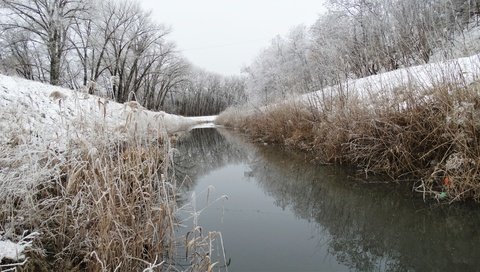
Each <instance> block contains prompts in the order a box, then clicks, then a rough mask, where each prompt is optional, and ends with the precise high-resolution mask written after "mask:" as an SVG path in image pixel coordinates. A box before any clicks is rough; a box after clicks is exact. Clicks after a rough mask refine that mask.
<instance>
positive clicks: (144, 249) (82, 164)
mask: <svg viewBox="0 0 480 272" xmlns="http://www.w3.org/2000/svg"><path fill="white" fill-rule="evenodd" d="M72 150H75V152H74V153H72V154H68V155H67V158H68V161H67V162H66V163H65V164H64V165H62V167H61V171H60V173H59V175H58V176H56V177H52V178H51V180H50V181H48V182H41V183H39V184H38V185H37V186H35V188H31V190H30V191H29V192H28V194H27V195H26V196H25V200H24V201H21V200H19V201H18V203H16V205H18V206H16V207H10V210H3V211H2V213H1V214H0V218H1V219H2V221H4V222H3V223H4V224H5V223H8V224H10V227H11V228H13V229H14V230H16V231H23V230H25V229H26V230H32V231H33V230H35V231H39V232H41V239H40V241H38V242H39V243H40V245H38V248H43V249H45V251H44V252H40V251H39V252H36V253H31V257H32V260H31V261H30V262H27V264H26V266H24V267H23V268H22V270H25V271H39V270H40V271H41V270H45V271H52V270H57V269H60V270H63V271H66V270H68V271H84V270H87V271H110V270H117V271H131V269H132V268H137V269H139V268H145V267H147V264H151V265H156V264H158V263H160V261H161V260H164V259H165V258H164V256H167V257H168V256H169V254H171V252H173V251H174V248H172V245H173V242H172V241H171V240H172V239H173V228H174V218H173V216H172V213H173V211H172V210H171V209H172V208H174V207H175V203H174V201H175V195H174V194H173V192H172V189H171V187H170V186H169V185H168V184H167V183H166V182H165V180H162V173H163V170H164V168H165V165H164V155H165V153H164V152H165V151H164V148H163V147H162V146H159V145H149V146H146V145H145V144H139V143H124V144H116V145H114V146H96V147H93V148H90V149H86V148H78V146H77V148H74V149H72ZM51 163H56V162H55V161H52V162H51ZM58 163H60V162H58ZM12 218H22V219H23V220H11V219H12ZM6 221H10V222H6ZM12 224H16V226H12ZM157 261H158V263H156V262H157Z"/></svg>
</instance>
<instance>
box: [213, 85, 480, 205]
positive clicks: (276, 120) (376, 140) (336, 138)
mask: <svg viewBox="0 0 480 272" xmlns="http://www.w3.org/2000/svg"><path fill="white" fill-rule="evenodd" d="M477 86H478V83H475V84H470V85H468V86H465V85H461V84H441V85H438V86H435V87H433V88H428V89H425V90H422V91H421V92H420V91H418V90H417V91H418V93H417V94H415V95H411V96H408V95H407V96H405V93H407V94H408V93H409V89H408V88H405V90H402V91H403V92H397V93H394V94H393V97H391V98H390V99H388V102H387V103H386V102H385V101H382V102H378V101H377V102H375V101H374V102H372V103H368V104H367V103H363V102H361V101H360V100H359V99H358V98H356V97H353V96H350V97H347V98H345V96H333V97H331V98H329V101H325V100H323V101H322V103H321V104H322V106H318V104H317V105H315V106H313V105H311V104H307V103H303V104H300V103H297V104H292V103H285V104H278V105H275V106H269V107H266V108H264V109H263V110H257V111H255V113H253V114H252V112H250V113H248V114H241V113H240V112H235V111H234V110H233V109H231V110H229V111H227V112H225V113H223V114H222V115H221V116H220V117H219V118H218V119H217V123H219V124H224V125H226V126H234V127H237V128H240V129H241V130H243V131H245V132H247V133H248V134H249V135H251V136H252V138H253V139H254V140H257V141H261V142H273V143H278V144H282V145H286V146H290V147H294V148H299V149H302V150H306V151H309V152H313V153H315V155H316V156H317V158H318V159H319V160H320V161H322V162H323V163H343V164H348V165H353V166H356V167H358V168H359V169H361V170H362V171H361V172H362V173H364V174H369V173H370V174H381V175H385V176H388V177H389V178H390V179H391V180H394V181H410V182H413V183H414V186H415V187H414V188H415V190H416V191H418V192H421V193H422V194H423V196H424V197H427V196H429V197H432V198H436V199H442V200H448V201H451V202H453V201H460V200H468V199H473V200H475V201H477V202H479V201H480V176H479V174H480V171H479V165H480V161H479V158H480V139H479V137H478V131H480V121H479V120H480V90H479V88H478V87H477ZM397 91H398V90H397ZM326 102H328V103H326ZM325 105H329V106H328V107H325Z"/></svg>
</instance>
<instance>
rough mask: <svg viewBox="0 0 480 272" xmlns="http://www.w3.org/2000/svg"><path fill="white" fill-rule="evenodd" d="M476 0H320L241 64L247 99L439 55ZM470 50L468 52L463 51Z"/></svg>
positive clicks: (479, 8)
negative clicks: (305, 21)
mask: <svg viewBox="0 0 480 272" xmlns="http://www.w3.org/2000/svg"><path fill="white" fill-rule="evenodd" d="M479 14H480V0H422V1H418V0H328V12H326V13H325V14H322V15H320V16H319V18H318V20H317V21H316V22H315V23H314V24H313V25H311V26H309V27H306V26H297V27H295V28H293V29H292V30H291V31H290V32H289V33H288V34H287V35H286V36H284V37H282V36H277V37H275V38H274V39H273V40H272V41H271V44H270V46H269V47H268V48H266V49H265V50H263V51H262V52H260V54H259V55H258V56H257V57H256V59H255V60H254V61H253V62H252V63H251V64H250V65H249V66H248V67H246V68H245V72H246V74H247V81H246V86H247V92H248V96H249V97H250V98H252V99H254V100H255V101H260V102H268V101H271V100H275V99H285V98H286V97H288V96H289V95H291V94H297V93H304V92H310V91H316V90H318V89H321V88H322V87H324V86H328V85H336V84H340V83H341V82H343V81H345V80H346V79H351V78H360V77H365V76H369V75H374V74H378V73H381V72H386V71H391V70H395V69H398V68H401V67H408V66H412V65H417V64H424V63H428V62H431V61H434V60H438V59H441V58H451V57H459V56H458V55H455V54H454V52H453V51H454V50H453V45H454V44H455V42H456V40H455V39H458V37H459V36H460V37H461V36H462V33H464V32H465V31H466V30H468V29H469V28H472V27H477V26H478V18H479V17H478V15H479ZM470 53H472V52H470Z"/></svg>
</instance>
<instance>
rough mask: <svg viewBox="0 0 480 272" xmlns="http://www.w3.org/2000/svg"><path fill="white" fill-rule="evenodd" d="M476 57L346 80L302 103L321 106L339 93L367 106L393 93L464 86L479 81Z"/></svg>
mask: <svg viewBox="0 0 480 272" xmlns="http://www.w3.org/2000/svg"><path fill="white" fill-rule="evenodd" d="M479 75H480V54H477V55H473V56H470V57H465V58H459V59H454V60H448V61H444V62H438V63H430V64H426V65H419V66H413V67H408V68H402V69H398V70H394V71H390V72H386V73H382V74H379V75H372V76H369V77H365V78H360V79H351V80H347V81H345V82H344V83H342V84H340V85H336V86H332V87H326V88H324V89H322V90H319V91H316V92H313V93H308V94H305V95H302V96H301V100H302V101H307V102H310V103H312V104H314V105H317V104H321V103H322V101H321V100H322V97H324V95H327V97H328V95H331V94H338V93H342V94H344V95H346V96H356V97H358V98H360V100H361V101H365V102H369V101H375V100H378V99H379V98H380V97H381V98H383V99H389V98H391V97H392V94H394V93H395V92H401V91H403V89H404V88H406V89H408V91H409V92H415V90H425V89H429V88H431V87H433V86H435V85H441V84H444V83H446V82H452V83H459V82H461V83H463V84H465V85H468V84H470V83H472V82H473V81H475V80H478V79H479Z"/></svg>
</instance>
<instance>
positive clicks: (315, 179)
mask: <svg viewBox="0 0 480 272" xmlns="http://www.w3.org/2000/svg"><path fill="white" fill-rule="evenodd" d="M178 149H179V150H180V153H181V154H187V158H186V159H185V160H184V161H185V162H188V163H190V165H191V166H194V167H184V168H183V174H185V175H190V176H191V177H193V178H192V179H193V180H194V181H195V182H197V181H198V183H205V182H208V181H209V179H210V180H211V181H212V182H215V179H219V178H222V177H223V178H224V179H225V178H226V179H228V180H232V179H234V176H235V175H236V176H241V177H238V180H236V181H235V182H233V181H232V182H230V183H229V182H225V181H223V180H222V181H219V182H218V184H219V186H222V185H225V187H221V190H226V191H228V190H229V189H228V188H234V189H233V190H234V191H233V192H232V193H234V194H235V193H236V194H238V193H239V192H238V191H241V190H243V191H244V192H242V195H240V197H239V198H242V196H250V197H244V198H245V199H246V200H243V202H242V200H232V201H233V203H230V204H232V205H230V206H227V208H228V209H232V210H235V211H236V213H233V212H234V211H231V213H232V216H230V217H229V216H228V215H227V216H225V218H224V220H229V221H234V222H231V224H228V223H226V226H223V225H222V226H221V227H223V228H226V229H225V230H224V231H225V232H226V233H225V239H228V237H229V235H233V236H235V235H237V236H238V235H239V233H240V232H241V231H243V230H242V229H241V228H244V227H242V226H244V223H245V221H248V222H249V224H250V225H254V224H257V223H258V224H269V222H264V221H262V218H270V219H269V220H270V221H272V218H273V217H268V216H267V215H265V214H264V215H262V216H258V215H256V214H255V213H247V212H245V211H246V210H248V209H258V211H268V212H271V213H276V211H275V210H274V209H273V208H271V207H265V206H264V205H269V203H268V201H261V200H258V198H261V195H262V194H263V195H266V196H268V197H270V198H272V199H273V201H274V206H276V207H279V208H281V210H284V211H286V212H287V213H288V212H291V214H292V216H293V217H295V218H296V219H295V220H296V221H299V222H307V223H308V224H310V225H312V226H313V233H312V234H310V235H311V237H312V238H313V239H316V241H315V243H316V244H317V247H321V248H322V250H323V249H325V251H326V252H328V254H330V255H331V256H333V258H334V259H335V260H336V262H337V263H339V264H342V265H344V266H329V267H330V268H331V269H338V270H358V271H476V270H478V267H480V246H478V243H479V242H480V233H479V231H478V225H479V223H480V214H479V212H478V209H477V210H476V209H472V208H465V207H428V206H427V205H424V204H423V203H419V202H418V201H415V200H413V199H412V198H411V196H410V195H408V194H407V195H405V194H404V193H403V191H402V190H396V191H392V190H391V188H392V187H391V186H385V185H365V184H362V185H359V184H358V183H356V182H352V181H351V180H349V178H348V177H347V174H346V173H345V171H343V170H341V169H338V168H335V167H319V166H314V165H311V164H309V163H307V162H306V158H305V155H304V154H298V153H294V152H288V151H282V150H280V149H278V148H275V147H270V146H267V147H265V146H254V145H251V144H247V143H245V142H244V141H243V140H242V138H241V137H238V136H237V135H235V134H232V133H230V132H228V131H221V133H219V132H217V131H216V130H213V129H210V130H199V131H194V132H193V134H192V135H191V137H189V138H188V139H185V141H183V142H182V143H181V144H179V146H178ZM214 170H215V171H214ZM227 175H228V177H227ZM242 181H247V182H242ZM245 188H247V189H245ZM253 190H257V192H255V191H253ZM258 191H260V193H261V194H259V192H258ZM224 193H227V194H228V193H229V192H224ZM242 209H243V210H242ZM238 211H243V213H240V212H238ZM277 215H278V214H277ZM277 215H275V216H277ZM278 216H280V215H278ZM282 216H283V215H282ZM212 218H213V217H212ZM212 218H209V217H208V216H207V219H208V220H210V221H214V219H212ZM235 220H239V221H238V222H235ZM240 220H243V221H241V222H240ZM265 221H268V220H265ZM207 225H208V227H210V228H213V229H215V223H214V224H212V225H209V224H207ZM239 226H240V227H239ZM289 226H290V227H291V228H298V229H291V230H290V232H291V233H290V234H288V233H285V232H282V235H278V236H275V237H277V239H290V238H289V237H288V236H289V235H291V236H292V237H296V236H298V237H300V236H301V235H299V233H301V232H305V231H306V229H305V227H304V225H302V224H293V223H292V224H290V225H289ZM250 227H251V228H250V229H251V230H252V231H251V233H250V235H252V236H255V235H257V236H258V237H257V238H256V239H252V240H248V241H249V242H248V243H249V244H246V243H245V239H247V238H245V237H241V238H240V239H237V238H233V239H230V241H231V244H230V245H228V244H227V245H226V247H227V249H228V248H229V247H230V248H231V250H230V253H232V254H233V252H234V254H233V255H232V256H229V257H231V258H232V259H233V260H235V259H236V255H241V254H243V252H244V251H248V250H255V249H254V248H255V247H258V248H261V247H262V246H263V245H254V244H253V245H252V244H251V243H255V240H258V241H262V243H273V244H274V243H276V242H275V241H266V240H265V237H267V235H266V234H265V233H263V234H262V233H255V232H260V230H262V228H258V229H257V228H254V226H250ZM229 228H231V229H234V231H232V232H230V233H229ZM265 229H266V230H269V231H271V232H280V230H278V229H279V226H272V225H268V226H267V227H266V228H265ZM282 231H283V230H282ZM310 231H312V230H310ZM227 233H228V234H229V235H226V234H227ZM289 243H291V245H292V248H289V249H287V250H290V251H292V252H295V251H298V250H300V248H303V247H302V246H299V245H298V244H295V243H294V242H293V241H291V242H289ZM285 244H287V246H288V243H284V244H282V245H283V246H285ZM235 247H241V249H239V250H234V249H232V248H235ZM280 250H284V249H280V248H273V251H263V255H262V256H258V260H245V259H242V262H251V263H254V267H255V268H258V269H260V268H259V267H260V265H261V263H262V262H263V263H267V267H276V266H275V263H277V262H280V263H281V260H274V259H272V257H271V256H272V254H273V255H274V253H275V252H274V251H280ZM319 251H321V250H319ZM261 253H262V251H260V250H259V251H258V253H257V252H255V254H251V255H248V256H247V255H246V256H247V257H249V258H252V257H251V256H253V255H258V254H261ZM306 254H307V253H299V255H298V256H297V257H296V258H297V259H300V260H302V262H303V263H307V262H308V259H307V258H308V256H307V257H306V258H302V257H301V256H302V255H306ZM291 256H296V255H294V253H292V255H291ZM309 256H311V258H316V259H320V260H319V261H322V260H321V258H326V257H325V256H318V255H315V254H314V253H311V254H310V255H309ZM319 261H318V260H316V261H315V262H314V264H315V265H316V266H315V267H317V269H315V270H317V271H318V270H319V268H318V267H320V266H318V265H319ZM268 262H271V264H270V265H268ZM291 262H294V260H291ZM285 264H287V262H285ZM285 264H282V265H283V266H285ZM299 265H300V266H299ZM245 267H248V266H245ZM245 267H244V268H245ZM279 267H282V266H279ZM236 268H237V269H238V270H240V266H237V267H236ZM290 269H291V268H290ZM232 270H233V271H236V270H235V269H232ZM249 270H252V269H251V267H249ZM273 270H279V268H278V267H276V268H275V269H272V271H273ZM285 270H286V271H288V269H285ZM295 270H297V271H306V270H309V271H310V270H312V266H308V265H307V264H306V265H305V267H302V266H301V264H298V263H296V266H295Z"/></svg>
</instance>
